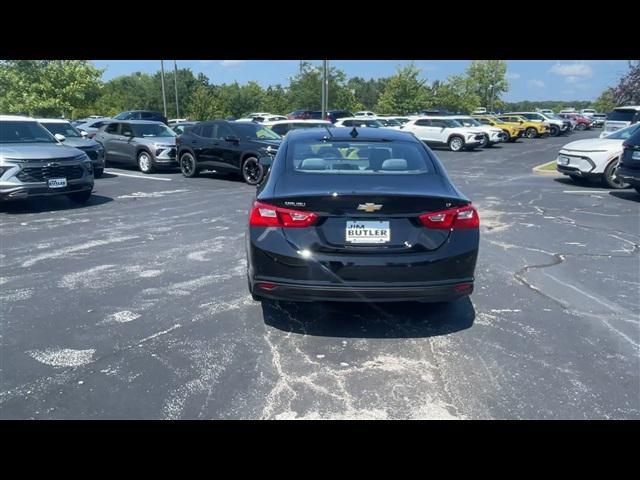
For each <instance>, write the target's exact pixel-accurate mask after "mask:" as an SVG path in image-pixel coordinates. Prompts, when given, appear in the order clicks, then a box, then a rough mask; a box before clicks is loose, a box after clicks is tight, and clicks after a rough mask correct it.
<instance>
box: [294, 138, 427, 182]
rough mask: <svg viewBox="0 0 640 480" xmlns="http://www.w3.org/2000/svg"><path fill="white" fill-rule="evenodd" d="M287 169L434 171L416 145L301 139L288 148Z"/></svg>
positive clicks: (393, 172)
mask: <svg viewBox="0 0 640 480" xmlns="http://www.w3.org/2000/svg"><path fill="white" fill-rule="evenodd" d="M287 165H288V167H287V168H291V169H293V170H294V171H295V172H298V173H321V174H322V173H324V174H341V175H352V174H353V175H399V174H400V175H407V174H424V173H428V172H431V171H433V169H432V168H431V167H432V163H431V160H430V159H429V157H428V154H427V152H426V150H425V149H424V148H422V146H421V145H420V144H418V143H414V142H405V141H396V142H392V143H388V142H384V143H382V142H372V141H346V140H343V141H333V142H326V141H318V140H308V141H307V140H301V141H296V142H294V143H292V144H289V147H288V148H287Z"/></svg>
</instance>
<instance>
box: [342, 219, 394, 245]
mask: <svg viewBox="0 0 640 480" xmlns="http://www.w3.org/2000/svg"><path fill="white" fill-rule="evenodd" d="M345 234H346V241H347V243H375V244H378V243H388V242H390V241H391V229H390V228H389V222H372V221H364V220H351V221H348V222H347V227H346V232H345Z"/></svg>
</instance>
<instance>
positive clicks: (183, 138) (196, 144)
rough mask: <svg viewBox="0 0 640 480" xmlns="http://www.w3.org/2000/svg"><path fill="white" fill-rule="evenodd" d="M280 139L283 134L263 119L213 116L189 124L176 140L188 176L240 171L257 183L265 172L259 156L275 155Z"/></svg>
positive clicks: (179, 159)
mask: <svg viewBox="0 0 640 480" xmlns="http://www.w3.org/2000/svg"><path fill="white" fill-rule="evenodd" d="M280 142H281V137H280V135H278V134H277V133H275V132H274V131H273V130H271V129H270V128H267V127H265V126H264V125H261V124H259V123H255V122H228V121H226V120H213V121H207V122H199V123H197V124H196V125H193V126H190V127H187V128H186V129H185V131H184V133H183V134H182V135H180V136H179V137H178V138H177V142H176V143H177V145H178V162H179V164H180V170H181V171H182V174H183V175H184V176H185V177H195V176H196V175H198V172H199V171H201V170H216V171H220V172H231V173H238V174H240V175H242V178H243V179H244V181H245V182H247V183H248V184H249V185H256V184H257V183H259V182H260V181H261V180H262V177H263V176H264V173H265V170H264V166H263V164H262V163H261V162H260V160H259V159H260V158H261V157H273V156H274V155H275V154H276V152H277V151H278V147H279V146H280Z"/></svg>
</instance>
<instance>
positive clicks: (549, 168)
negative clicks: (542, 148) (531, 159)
mask: <svg viewBox="0 0 640 480" xmlns="http://www.w3.org/2000/svg"><path fill="white" fill-rule="evenodd" d="M536 170H542V171H543V172H555V171H556V161H555V160H552V161H550V162H548V163H545V164H542V165H538V166H537V167H536Z"/></svg>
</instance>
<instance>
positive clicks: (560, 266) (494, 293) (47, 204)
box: [0, 131, 640, 419]
mask: <svg viewBox="0 0 640 480" xmlns="http://www.w3.org/2000/svg"><path fill="white" fill-rule="evenodd" d="M598 134H599V131H590V132H581V133H574V134H573V135H571V136H570V137H556V138H548V139H521V140H519V141H518V142H517V143H515V144H511V143H504V144H499V145H498V146H495V147H493V148H488V149H482V150H476V151H471V152H457V153H456V152H449V151H445V150H436V153H437V155H438V156H439V157H440V158H441V160H442V161H443V163H444V164H445V165H446V167H447V169H448V171H449V174H450V176H451V177H452V179H453V181H454V183H455V184H456V185H457V186H458V188H459V189H460V190H461V191H462V192H463V193H465V194H466V195H467V196H468V197H469V198H471V199H472V200H473V202H474V203H475V204H476V206H477V207H478V208H479V212H480V217H481V245H480V257H479V260H478V267H477V271H476V272H477V278H476V291H475V293H474V294H473V295H472V296H471V298H470V300H469V299H464V300H461V301H458V302H455V303H453V304H451V305H429V304H410V305H399V304H398V305H370V306H367V305H347V306H344V305H341V306H338V307H336V306H332V305H325V304H297V305H282V306H274V305H270V304H265V305H264V306H261V305H260V304H259V303H256V302H253V301H252V300H251V298H250V296H249V293H248V291H247V287H246V277H245V267H246V262H245V251H244V233H245V225H246V220H247V218H246V217H247V212H248V208H249V206H250V203H251V197H252V194H253V192H254V191H255V188H254V187H250V186H248V185H246V184H245V183H243V182H242V181H241V180H239V179H236V178H233V177H231V176H226V175H216V174H208V175H203V176H202V177H198V178H192V179H189V178H184V177H183V176H182V175H181V174H180V173H177V172H172V173H163V172H161V173H156V174H153V175H149V176H146V175H143V174H141V173H140V172H138V171H135V170H133V169H131V170H123V169H113V168H108V169H107V170H106V171H105V175H104V177H103V178H101V179H98V180H96V183H95V189H94V195H93V198H92V199H91V200H90V202H89V204H88V205H87V206H78V205H74V204H72V203H71V202H69V201H68V200H67V199H65V198H51V199H49V200H32V201H30V202H25V203H14V204H2V205H0V222H1V226H2V227H1V229H0V242H1V243H0V265H1V266H2V268H1V274H0V275H1V276H0V285H2V293H1V296H0V302H1V312H2V318H1V322H2V327H1V330H0V335H1V338H0V342H1V345H2V346H1V348H2V362H1V363H0V369H1V370H0V378H1V381H0V418H169V419H177V418H446V419H449V418H461V419H462V418H603V419H604V418H636V419H637V418H640V400H639V397H638V392H639V391H640V379H639V376H638V349H639V347H640V335H639V333H640V331H639V328H638V327H639V323H638V321H639V318H638V317H639V311H640V299H639V297H638V290H639V288H640V284H639V283H638V275H639V273H640V257H639V256H638V249H639V246H640V221H639V215H638V214H639V212H640V195H638V194H636V192H635V191H633V190H616V191H611V190H608V189H605V188H603V187H601V186H600V185H598V184H589V183H584V184H575V183H573V182H571V181H569V180H567V179H565V178H564V177H562V178H561V177H552V176H543V175H536V174H534V173H532V170H531V169H532V168H533V167H534V166H536V165H539V164H541V163H544V162H548V161H550V160H553V159H554V158H555V155H556V153H557V152H558V150H559V148H560V147H561V146H562V145H563V144H565V143H568V142H569V141H572V140H577V139H580V138H592V137H596V136H597V135H598Z"/></svg>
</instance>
